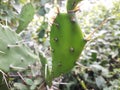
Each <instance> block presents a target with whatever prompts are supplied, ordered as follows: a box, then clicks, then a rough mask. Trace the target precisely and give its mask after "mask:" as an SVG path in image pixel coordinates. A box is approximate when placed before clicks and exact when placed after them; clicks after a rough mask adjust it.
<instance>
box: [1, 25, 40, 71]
mask: <svg viewBox="0 0 120 90" xmlns="http://www.w3.org/2000/svg"><path fill="white" fill-rule="evenodd" d="M36 60H39V57H37V56H36V55H35V54H34V53H33V52H32V51H31V50H30V48H28V47H27V46H26V45H25V44H23V41H22V39H21V38H20V37H19V36H18V35H17V34H16V33H15V32H14V31H12V30H10V29H9V28H6V29H3V28H2V27H0V69H1V70H3V71H5V72H9V71H10V70H23V69H25V68H27V66H28V65H31V64H33V63H34V62H36Z"/></svg>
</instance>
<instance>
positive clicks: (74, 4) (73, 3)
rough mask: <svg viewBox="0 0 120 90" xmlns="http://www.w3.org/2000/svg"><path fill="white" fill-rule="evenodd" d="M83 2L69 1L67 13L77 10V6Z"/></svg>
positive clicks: (77, 0) (78, 0)
mask: <svg viewBox="0 0 120 90" xmlns="http://www.w3.org/2000/svg"><path fill="white" fill-rule="evenodd" d="M80 1H82V0H67V11H68V12H69V11H71V10H73V9H75V7H76V6H77V4H78V3H79V2H80Z"/></svg>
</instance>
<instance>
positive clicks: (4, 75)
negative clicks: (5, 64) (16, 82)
mask: <svg viewBox="0 0 120 90" xmlns="http://www.w3.org/2000/svg"><path fill="white" fill-rule="evenodd" d="M0 72H1V73H2V75H3V79H4V81H5V83H6V85H7V87H8V88H10V86H9V84H8V82H7V79H6V76H7V75H6V74H5V73H4V72H3V71H2V70H0Z"/></svg>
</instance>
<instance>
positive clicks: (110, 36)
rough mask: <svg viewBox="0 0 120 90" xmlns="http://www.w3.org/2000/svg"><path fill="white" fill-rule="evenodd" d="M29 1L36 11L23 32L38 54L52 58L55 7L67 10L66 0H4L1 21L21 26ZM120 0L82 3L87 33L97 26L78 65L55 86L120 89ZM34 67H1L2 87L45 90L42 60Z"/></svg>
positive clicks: (81, 18) (0, 7)
mask: <svg viewBox="0 0 120 90" xmlns="http://www.w3.org/2000/svg"><path fill="white" fill-rule="evenodd" d="M56 1H57V2H56ZM28 2H31V3H32V4H33V6H34V8H35V15H34V18H33V19H32V21H31V22H30V23H29V25H28V26H27V27H26V28H25V29H24V31H22V32H21V33H19V36H20V37H21V38H22V39H23V41H24V43H25V44H27V45H28V46H29V47H30V48H31V50H33V52H34V53H35V54H37V55H39V53H40V60H43V59H45V58H47V60H48V61H51V53H50V44H49V32H50V25H51V21H52V20H53V19H52V17H54V15H55V14H54V13H55V10H54V9H53V8H54V6H56V5H59V7H60V11H61V12H64V10H65V9H64V8H65V0H0V25H1V26H2V27H3V28H6V27H9V28H11V29H12V30H14V31H15V30H16V29H17V27H18V26H19V24H18V23H19V20H20V11H21V8H22V7H23V6H24V5H25V4H26V3H28ZM119 3H120V0H106V1H104V0H91V1H90V0H83V1H82V2H81V3H80V4H79V8H80V9H79V11H78V12H77V13H76V16H77V18H78V20H79V24H80V27H81V28H82V31H83V32H84V33H85V37H87V36H88V35H89V33H91V32H92V31H93V30H95V29H97V30H96V32H95V33H94V35H93V36H92V39H91V40H90V41H89V42H88V43H87V45H86V47H85V49H84V50H83V52H82V55H81V56H80V58H79V60H78V62H76V66H75V67H74V69H73V70H72V71H71V72H70V73H68V74H66V75H63V77H60V78H57V79H55V80H54V81H53V86H52V87H51V88H52V89H53V90H59V89H60V90H119V89H120V27H119V26H120V5H119ZM104 22H105V23H104ZM101 23H102V24H101ZM103 23H104V24H103ZM43 56H44V57H45V58H44V57H43ZM0 64H1V63H0ZM30 68H31V69H26V70H25V71H21V72H20V71H14V72H9V73H6V74H5V73H4V72H3V71H0V72H1V74H0V78H3V80H2V79H0V80H2V81H0V90H3V88H4V90H5V88H6V90H7V89H8V88H10V89H11V90H44V89H45V88H46V86H45V82H44V76H42V75H43V74H42V66H41V64H40V63H39V62H36V63H35V64H34V65H32V66H30ZM6 75H7V76H6Z"/></svg>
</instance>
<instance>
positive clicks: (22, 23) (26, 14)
mask: <svg viewBox="0 0 120 90" xmlns="http://www.w3.org/2000/svg"><path fill="white" fill-rule="evenodd" d="M34 13H35V10H34V7H33V6H32V4H31V3H27V4H26V5H24V6H23V8H22V10H21V13H20V19H19V26H18V28H17V30H16V32H17V33H20V32H21V31H22V30H24V29H25V28H26V27H27V26H28V24H29V23H30V21H32V19H33V16H34Z"/></svg>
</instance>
